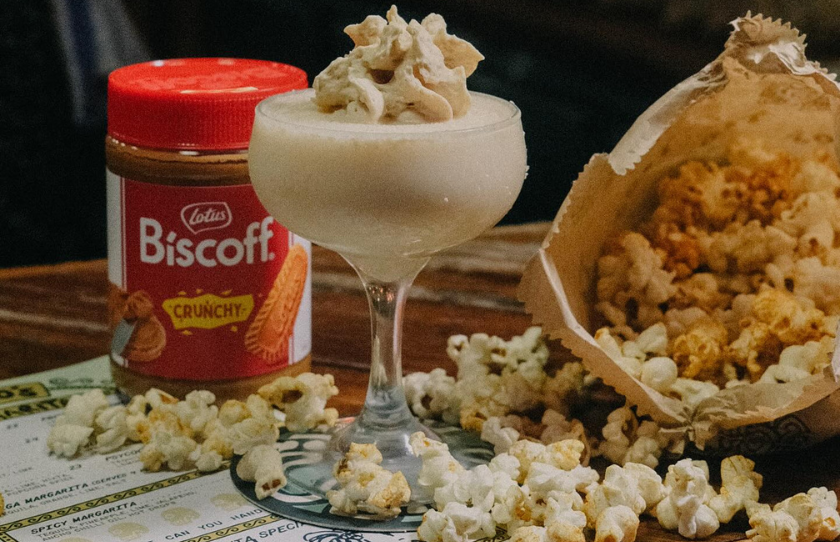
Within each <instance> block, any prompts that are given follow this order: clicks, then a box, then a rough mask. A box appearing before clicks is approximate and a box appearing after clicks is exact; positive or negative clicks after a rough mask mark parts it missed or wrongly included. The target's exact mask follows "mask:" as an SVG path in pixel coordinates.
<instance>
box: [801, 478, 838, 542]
mask: <svg viewBox="0 0 840 542" xmlns="http://www.w3.org/2000/svg"><path fill="white" fill-rule="evenodd" d="M807 494H808V497H810V498H811V500H812V501H813V502H814V504H815V505H816V506H817V508H819V510H820V515H821V516H822V522H821V524H820V533H819V535H818V536H817V540H834V539H836V538H837V537H840V514H838V513H837V494H836V493H834V491H831V490H830V489H827V488H825V487H814V488H811V489H809V490H808V493H807Z"/></svg>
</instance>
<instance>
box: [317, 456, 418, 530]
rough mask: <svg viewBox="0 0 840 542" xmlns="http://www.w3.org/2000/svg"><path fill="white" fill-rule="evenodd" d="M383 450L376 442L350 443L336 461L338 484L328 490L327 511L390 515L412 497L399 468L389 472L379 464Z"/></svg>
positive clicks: (335, 470)
mask: <svg viewBox="0 0 840 542" xmlns="http://www.w3.org/2000/svg"><path fill="white" fill-rule="evenodd" d="M380 463H382V454H381V453H380V452H379V450H378V449H377V448H376V445H375V444H357V443H355V442H354V443H351V444H350V450H348V452H347V453H346V454H345V455H344V457H343V458H342V459H341V460H340V461H339V462H338V463H336V465H335V468H334V471H333V472H334V474H335V478H336V480H337V481H338V483H339V485H340V488H339V489H337V490H330V491H328V492H327V499H328V500H329V502H330V505H331V506H332V508H331V509H330V513H333V514H346V515H354V514H357V513H358V512H365V513H368V514H372V515H373V516H375V517H377V518H392V517H396V516H398V515H399V513H400V507H401V506H403V505H404V504H406V503H407V502H408V500H409V498H410V497H411V490H410V489H409V487H408V482H407V481H406V479H405V476H403V474H402V473H401V472H397V473H392V472H390V471H387V470H385V469H384V468H382V467H381V466H380Z"/></svg>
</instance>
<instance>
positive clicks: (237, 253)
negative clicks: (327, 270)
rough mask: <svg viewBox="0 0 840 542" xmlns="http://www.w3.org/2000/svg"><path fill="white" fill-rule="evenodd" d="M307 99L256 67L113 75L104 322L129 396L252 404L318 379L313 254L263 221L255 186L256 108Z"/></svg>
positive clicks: (180, 65) (219, 63) (150, 68)
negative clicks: (282, 385) (313, 366)
mask: <svg viewBox="0 0 840 542" xmlns="http://www.w3.org/2000/svg"><path fill="white" fill-rule="evenodd" d="M306 87H307V79H306V74H305V73H304V72H303V71H302V70H300V69H298V68H295V67H293V66H289V65H286V64H279V63H276V62H266V61H259V60H242V59H228V58H196V59H178V60H160V61H154V62H147V63H143V64H135V65H132V66H127V67H124V68H120V69H118V70H116V71H114V72H113V73H111V75H110V77H109V79H108V135H107V137H106V141H105V150H106V157H107V172H106V177H107V198H108V279H109V282H110V291H109V295H108V313H109V323H110V326H111V329H112V330H113V340H112V344H111V369H112V374H113V377H114V381H115V382H116V385H117V387H118V388H119V389H120V390H121V391H123V392H124V393H126V394H129V395H133V394H137V393H143V392H145V391H146V390H147V389H149V388H150V387H156V388H160V389H163V390H165V391H168V392H170V393H172V394H175V395H177V396H179V397H183V396H184V395H185V394H186V393H188V392H189V391H191V390H194V389H208V390H210V391H212V392H213V393H215V394H216V396H217V398H220V399H225V398H244V397H245V396H247V395H248V394H249V393H253V392H254V391H255V390H256V389H257V388H258V387H259V386H261V385H262V384H265V383H267V382H270V381H271V380H273V379H274V378H276V377H277V376H279V375H281V374H290V375H293V374H297V373H300V372H304V371H307V370H309V364H310V346H311V336H312V333H311V287H310V274H311V272H310V270H311V263H310V262H311V246H310V244H309V242H307V241H306V240H304V239H302V238H300V237H298V236H296V235H294V234H293V233H291V232H289V231H288V230H286V229H285V228H283V227H282V226H281V225H279V224H278V223H277V222H276V221H275V220H274V219H273V218H272V217H271V216H269V215H268V213H267V212H266V210H265V209H264V208H263V206H262V205H261V204H260V202H259V200H258V199H257V196H256V194H255V193H254V190H253V188H252V187H251V184H250V180H249V178H248V141H249V138H250V135H251V128H252V125H253V121H254V108H255V107H256V105H257V103H258V102H259V101H260V100H262V99H263V98H265V97H267V96H270V95H273V94H278V93H281V92H286V91H289V90H296V89H301V88H306Z"/></svg>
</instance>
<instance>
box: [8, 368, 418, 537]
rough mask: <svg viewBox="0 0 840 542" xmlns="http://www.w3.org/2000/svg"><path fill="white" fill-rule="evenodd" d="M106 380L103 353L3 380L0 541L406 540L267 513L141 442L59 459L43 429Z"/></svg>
mask: <svg viewBox="0 0 840 542" xmlns="http://www.w3.org/2000/svg"><path fill="white" fill-rule="evenodd" d="M92 388H102V389H103V390H105V392H106V394H110V396H109V398H110V400H111V401H112V403H117V402H118V401H119V399H118V397H117V396H116V395H115V394H114V385H113V382H112V381H111V379H110V372H109V368H108V359H107V358H106V357H102V358H96V359H93V360H90V361H87V362H84V363H80V364H77V365H73V366H70V367H66V368H62V369H56V370H53V371H47V372H44V373H39V374H33V375H28V376H24V377H19V378H14V379H11V380H5V381H2V382H0V494H2V495H3V497H4V499H5V515H3V516H0V542H100V541H102V542H106V541H114V542H129V541H137V542H163V541H173V540H177V541H181V542H199V541H201V542H210V541H219V542H258V541H263V540H265V541H268V540H282V541H283V542H286V541H288V542H385V541H388V542H410V541H412V540H415V539H416V536H415V535H414V533H361V532H351V531H340V530H334V529H329V528H324V527H316V526H312V525H307V524H303V523H300V522H297V521H293V520H289V519H285V518H282V517H279V516H276V515H273V514H270V513H268V512H266V511H264V510H262V509H261V508H258V507H256V506H253V505H252V504H251V503H249V502H248V501H247V500H245V499H244V498H243V497H242V496H241V495H240V494H239V492H238V491H237V489H236V487H235V486H234V485H233V482H232V481H231V477H230V473H229V471H228V469H227V468H226V467H225V468H223V469H222V470H221V471H219V472H215V473H209V474H202V473H199V472H198V471H182V472H172V471H161V472H147V471H144V470H143V467H142V464H141V463H140V461H139V459H138V456H139V454H140V447H141V445H140V444H133V445H130V446H125V447H123V448H121V449H119V450H117V451H115V452H112V453H109V454H104V455H99V454H94V453H86V454H84V455H81V456H79V457H77V458H73V459H65V458H59V457H56V456H54V455H51V454H50V453H49V451H48V450H47V445H46V441H47V435H49V432H50V428H51V427H52V424H53V422H54V420H55V418H57V417H58V416H59V415H60V414H61V411H62V409H63V408H64V406H65V405H66V404H67V400H68V399H69V397H70V396H71V395H73V394H77V393H84V392H85V391H87V390H90V389H92Z"/></svg>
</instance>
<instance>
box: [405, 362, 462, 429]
mask: <svg viewBox="0 0 840 542" xmlns="http://www.w3.org/2000/svg"><path fill="white" fill-rule="evenodd" d="M403 387H404V388H405V398H406V400H407V401H408V406H409V407H410V408H411V411H412V412H413V413H414V415H415V416H417V417H418V418H421V419H443V420H444V421H446V422H449V423H457V421H458V414H457V413H458V410H459V407H460V401H458V396H457V394H456V393H455V379H454V378H453V377H451V376H448V375H447V374H446V371H444V370H443V369H440V368H438V369H433V370H432V371H431V372H428V373H411V374H409V375H407V376H406V377H405V378H403Z"/></svg>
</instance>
